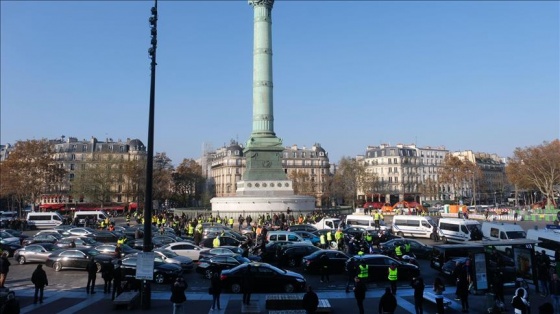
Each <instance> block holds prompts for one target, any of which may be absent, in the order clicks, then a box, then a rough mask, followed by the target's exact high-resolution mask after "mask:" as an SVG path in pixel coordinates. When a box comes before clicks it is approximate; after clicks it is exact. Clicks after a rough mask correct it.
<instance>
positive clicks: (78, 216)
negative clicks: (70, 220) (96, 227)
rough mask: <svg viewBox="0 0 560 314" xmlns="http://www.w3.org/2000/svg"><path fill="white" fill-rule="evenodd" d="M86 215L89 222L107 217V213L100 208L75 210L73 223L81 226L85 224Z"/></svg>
mask: <svg viewBox="0 0 560 314" xmlns="http://www.w3.org/2000/svg"><path fill="white" fill-rule="evenodd" d="M87 217H89V219H90V221H91V223H92V224H93V223H95V222H96V221H101V220H105V218H108V217H109V215H107V213H105V212H104V211H102V210H95V211H93V210H92V211H80V212H76V213H75V214H74V224H76V225H77V226H78V227H83V226H84V225H85V222H86V218H87ZM76 221H77V223H76ZM88 227H91V226H88Z"/></svg>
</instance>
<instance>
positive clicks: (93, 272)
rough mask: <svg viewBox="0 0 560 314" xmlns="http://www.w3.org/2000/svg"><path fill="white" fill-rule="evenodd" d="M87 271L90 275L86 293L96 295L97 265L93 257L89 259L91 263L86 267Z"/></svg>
mask: <svg viewBox="0 0 560 314" xmlns="http://www.w3.org/2000/svg"><path fill="white" fill-rule="evenodd" d="M86 271H87V273H88V278H87V285H86V293H87V294H90V293H91V294H94V293H95V279H96V277H97V264H96V263H95V261H94V260H93V257H90V258H89V262H88V263H87V265H86Z"/></svg>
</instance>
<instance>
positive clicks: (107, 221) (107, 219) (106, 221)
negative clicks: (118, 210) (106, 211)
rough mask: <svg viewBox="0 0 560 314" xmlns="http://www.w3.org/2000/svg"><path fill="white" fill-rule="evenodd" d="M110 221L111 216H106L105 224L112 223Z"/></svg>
mask: <svg viewBox="0 0 560 314" xmlns="http://www.w3.org/2000/svg"><path fill="white" fill-rule="evenodd" d="M110 222H111V221H110V220H109V217H107V218H105V226H109V223H110Z"/></svg>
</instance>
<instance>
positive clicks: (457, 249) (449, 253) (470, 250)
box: [430, 243, 485, 270]
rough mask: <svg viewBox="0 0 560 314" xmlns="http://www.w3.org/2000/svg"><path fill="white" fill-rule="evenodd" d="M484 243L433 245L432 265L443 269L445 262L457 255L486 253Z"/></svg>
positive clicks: (465, 255)
mask: <svg viewBox="0 0 560 314" xmlns="http://www.w3.org/2000/svg"><path fill="white" fill-rule="evenodd" d="M484 252H485V251H484V246H483V245H482V244H463V243H460V244H438V245H434V246H433V247H432V257H431V260H430V267H432V268H434V269H437V270H441V268H442V267H443V264H445V263H446V262H447V261H449V260H450V259H453V258H456V257H467V256H470V255H474V254H477V253H484Z"/></svg>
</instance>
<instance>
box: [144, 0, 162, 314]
mask: <svg viewBox="0 0 560 314" xmlns="http://www.w3.org/2000/svg"><path fill="white" fill-rule="evenodd" d="M151 12H152V15H151V16H150V19H149V21H150V25H151V27H150V33H151V36H152V40H151V44H152V47H150V49H148V53H149V55H150V58H151V63H150V65H151V79H150V112H149V117H148V147H147V154H148V155H147V160H146V198H145V200H144V202H145V203H144V245H143V247H142V251H143V252H151V251H152V246H153V245H152V206H153V202H152V183H153V170H154V111H155V89H156V47H157V20H158V14H157V0H155V5H154V6H153V7H152V9H151ZM151 294H152V293H151V289H150V282H149V281H148V280H144V282H143V284H142V293H141V297H140V304H141V306H142V309H144V310H147V309H150V307H151V297H152V296H151Z"/></svg>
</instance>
